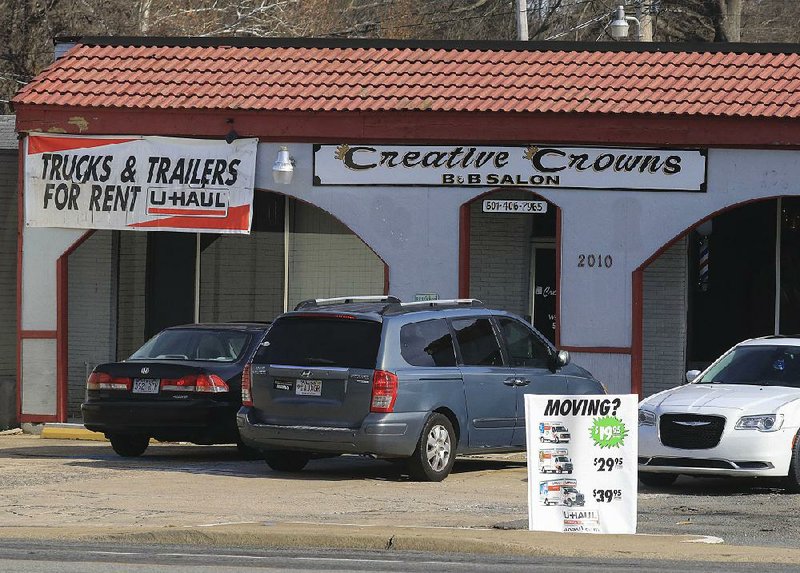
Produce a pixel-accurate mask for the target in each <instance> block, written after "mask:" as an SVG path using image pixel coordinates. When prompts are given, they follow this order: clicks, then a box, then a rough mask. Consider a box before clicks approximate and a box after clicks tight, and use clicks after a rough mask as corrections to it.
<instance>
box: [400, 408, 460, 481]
mask: <svg viewBox="0 0 800 573" xmlns="http://www.w3.org/2000/svg"><path fill="white" fill-rule="evenodd" d="M455 451H456V434H455V431H453V425H452V424H451V423H450V420H449V419H448V418H447V417H446V416H444V415H442V414H439V413H438V412H435V413H433V414H431V416H430V417H429V418H428V420H427V421H426V422H425V426H424V427H423V429H422V433H421V435H420V438H419V441H418V442H417V448H416V449H415V450H414V454H413V455H412V456H411V458H410V459H409V466H408V469H409V473H410V474H411V477H412V478H413V479H416V480H420V481H442V480H443V479H444V478H445V477H447V475H448V474H449V473H450V471H451V470H452V469H453V463H454V462H455Z"/></svg>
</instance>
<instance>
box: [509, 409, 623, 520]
mask: <svg viewBox="0 0 800 573" xmlns="http://www.w3.org/2000/svg"><path fill="white" fill-rule="evenodd" d="M637 402H638V396H635V395H628V394H622V395H587V396H575V395H570V396H546V395H537V394H526V395H525V429H526V438H527V444H528V522H529V529H531V530H540V531H562V532H575V533H636V508H637V498H636V496H637V493H638V487H637V484H638V482H637V475H638V468H637V466H638V458H637V455H638V403H637Z"/></svg>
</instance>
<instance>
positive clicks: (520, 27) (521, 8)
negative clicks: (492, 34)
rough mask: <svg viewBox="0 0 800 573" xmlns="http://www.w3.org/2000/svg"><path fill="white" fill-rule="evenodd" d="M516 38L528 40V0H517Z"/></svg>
mask: <svg viewBox="0 0 800 573" xmlns="http://www.w3.org/2000/svg"><path fill="white" fill-rule="evenodd" d="M517 40H520V41H522V42H527V41H528V0H517Z"/></svg>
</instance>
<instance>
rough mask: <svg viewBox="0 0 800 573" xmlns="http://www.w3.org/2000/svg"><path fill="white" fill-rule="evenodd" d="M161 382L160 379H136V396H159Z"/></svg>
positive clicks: (134, 382)
mask: <svg viewBox="0 0 800 573" xmlns="http://www.w3.org/2000/svg"><path fill="white" fill-rule="evenodd" d="M160 382H161V380H160V379H158V378H134V379H133V393H134V394H158V385H159V383H160Z"/></svg>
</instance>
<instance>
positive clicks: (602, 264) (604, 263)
mask: <svg viewBox="0 0 800 573" xmlns="http://www.w3.org/2000/svg"><path fill="white" fill-rule="evenodd" d="M613 265H614V257H612V256H611V255H602V254H596V253H592V254H585V253H579V254H578V267H581V268H589V269H610V268H611V267H612V266H613Z"/></svg>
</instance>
